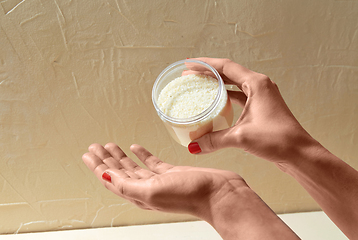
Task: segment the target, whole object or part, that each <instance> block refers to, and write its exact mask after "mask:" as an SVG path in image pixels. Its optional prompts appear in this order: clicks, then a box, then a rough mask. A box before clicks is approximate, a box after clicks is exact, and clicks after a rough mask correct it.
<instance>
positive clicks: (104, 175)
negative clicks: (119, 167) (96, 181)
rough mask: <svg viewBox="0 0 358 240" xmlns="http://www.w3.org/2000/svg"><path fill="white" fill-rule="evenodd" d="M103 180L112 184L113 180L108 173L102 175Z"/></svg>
mask: <svg viewBox="0 0 358 240" xmlns="http://www.w3.org/2000/svg"><path fill="white" fill-rule="evenodd" d="M102 179H103V180H105V181H107V182H110V183H111V182H112V178H111V175H109V174H108V173H106V172H104V173H103V174H102Z"/></svg>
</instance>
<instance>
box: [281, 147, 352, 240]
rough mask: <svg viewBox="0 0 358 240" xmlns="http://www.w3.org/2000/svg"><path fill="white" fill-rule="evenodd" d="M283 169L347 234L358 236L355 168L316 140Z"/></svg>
mask: <svg viewBox="0 0 358 240" xmlns="http://www.w3.org/2000/svg"><path fill="white" fill-rule="evenodd" d="M293 159H294V160H293V161H291V162H290V163H289V164H287V166H285V171H286V172H287V173H288V174H290V175H291V176H293V177H294V178H295V179H296V180H297V181H298V182H299V183H300V184H301V185H302V186H303V187H304V188H305V189H306V190H307V191H308V193H309V194H310V195H311V196H312V197H313V198H314V199H315V200H316V202H317V203H318V204H319V205H320V206H321V208H322V210H323V211H324V212H325V213H326V214H327V216H329V217H330V218H331V220H332V221H333V222H334V223H335V224H336V225H337V226H338V227H339V228H340V229H341V230H342V231H343V233H345V234H346V235H347V237H349V238H350V239H355V237H357V236H358V228H357V223H358V210H357V206H358V172H357V171H356V170H355V169H353V168H352V167H350V166H349V165H348V164H346V163H345V162H343V161H342V160H340V159H339V158H338V157H336V156H334V155H333V154H331V153H330V152H329V151H328V150H326V149H325V148H324V147H322V146H321V145H320V144H319V143H317V142H316V143H315V144H312V145H310V146H306V147H304V148H303V149H301V151H300V154H299V158H297V156H296V157H295V158H293Z"/></svg>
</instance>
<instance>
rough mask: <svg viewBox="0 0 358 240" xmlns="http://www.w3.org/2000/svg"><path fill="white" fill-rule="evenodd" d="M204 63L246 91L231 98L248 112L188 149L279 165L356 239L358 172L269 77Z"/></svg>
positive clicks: (238, 67)
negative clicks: (299, 116) (233, 152)
mask: <svg viewBox="0 0 358 240" xmlns="http://www.w3.org/2000/svg"><path fill="white" fill-rule="evenodd" d="M199 60H202V61H204V62H207V63H208V64H210V65H212V66H213V67H215V68H216V69H217V70H218V72H219V73H220V74H221V75H222V77H223V79H224V80H225V82H226V83H229V84H235V85H237V86H238V87H239V88H240V89H241V92H229V95H230V97H231V99H232V102H234V103H238V104H239V105H241V106H242V107H243V111H242V114H241V116H240V118H239V119H238V121H237V122H236V124H235V126H233V127H232V128H229V129H225V130H222V131H218V132H214V133H209V134H206V135H204V136H203V137H201V138H199V139H197V140H195V141H193V142H192V143H191V144H189V146H188V148H189V151H190V152H191V153H195V154H204V153H209V152H212V151H215V150H217V149H220V148H224V147H238V148H242V149H244V150H245V151H247V152H249V153H251V154H253V155H256V156H258V157H261V158H263V159H266V160H268V161H271V162H273V163H275V164H276V165H277V166H278V167H279V168H280V169H281V170H283V171H284V172H287V173H288V174H289V175H291V176H293V177H294V178H295V179H296V180H297V181H298V182H299V183H300V184H301V185H302V186H303V187H304V188H305V189H306V190H307V191H308V193H309V194H310V195H311V196H312V197H313V198H314V199H315V200H316V201H317V203H318V204H319V205H320V206H321V208H322V209H323V210H324V211H325V213H326V214H327V215H328V216H329V217H330V218H331V219H332V221H333V222H334V223H335V224H336V225H337V226H338V227H339V228H340V229H341V230H342V232H343V233H344V234H346V235H347V237H349V238H350V239H357V236H358V228H357V223H358V208H357V206H358V172H357V171H356V170H355V169H353V168H352V167H350V166H349V165H348V164H346V163H345V162H343V161H342V160H340V159H339V158H337V157H336V156H334V155H333V154H331V153H330V152H329V151H328V150H326V149H325V148H324V147H323V146H321V145H320V144H319V143H318V142H317V141H316V140H315V139H313V138H312V137H311V136H310V135H309V134H308V133H307V132H306V131H305V130H304V129H303V127H302V126H301V125H300V124H299V123H298V121H297V120H296V118H295V117H294V116H293V114H292V113H291V111H290V110H289V109H288V107H287V105H286V103H285V102H284V100H283V98H282V96H281V94H280V92H279V89H278V87H277V86H276V84H275V83H274V82H272V81H271V80H270V79H269V78H268V77H267V76H265V75H263V74H259V73H256V72H253V71H250V70H249V69H246V68H245V67H243V66H241V65H239V64H237V63H234V62H232V61H230V60H228V59H211V58H199ZM195 70H198V71H200V69H195Z"/></svg>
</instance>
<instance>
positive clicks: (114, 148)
mask: <svg viewBox="0 0 358 240" xmlns="http://www.w3.org/2000/svg"><path fill="white" fill-rule="evenodd" d="M105 149H106V150H107V151H108V152H109V153H110V154H111V155H112V156H113V158H115V159H116V160H117V161H118V162H119V163H120V165H121V166H122V167H123V168H124V169H125V170H127V173H128V174H131V176H133V177H134V176H135V175H136V176H137V178H149V177H151V176H153V173H152V172H151V171H148V170H147V169H143V168H141V167H140V166H139V165H138V164H137V163H135V162H134V161H133V160H132V159H130V158H129V157H127V155H126V154H125V153H124V152H123V151H122V149H121V148H120V147H119V146H118V145H116V144H114V143H107V144H106V146H105Z"/></svg>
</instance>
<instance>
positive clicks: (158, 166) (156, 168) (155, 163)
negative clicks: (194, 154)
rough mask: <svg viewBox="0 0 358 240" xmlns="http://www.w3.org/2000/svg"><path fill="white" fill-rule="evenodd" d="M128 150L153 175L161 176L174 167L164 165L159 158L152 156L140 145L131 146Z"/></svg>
mask: <svg viewBox="0 0 358 240" xmlns="http://www.w3.org/2000/svg"><path fill="white" fill-rule="evenodd" d="M130 149H131V151H132V152H133V153H134V154H135V155H136V156H137V157H138V158H139V160H141V161H142V162H143V163H144V164H145V165H146V166H147V167H148V168H149V169H150V170H151V171H153V172H154V173H158V174H161V173H164V172H166V171H168V170H169V169H171V168H173V167H174V166H173V165H171V164H168V163H165V162H163V161H161V160H160V159H159V158H157V157H155V156H153V155H152V154H151V153H150V152H149V151H148V150H147V149H145V148H144V147H142V146H140V145H137V144H133V145H132V146H131V147H130Z"/></svg>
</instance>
